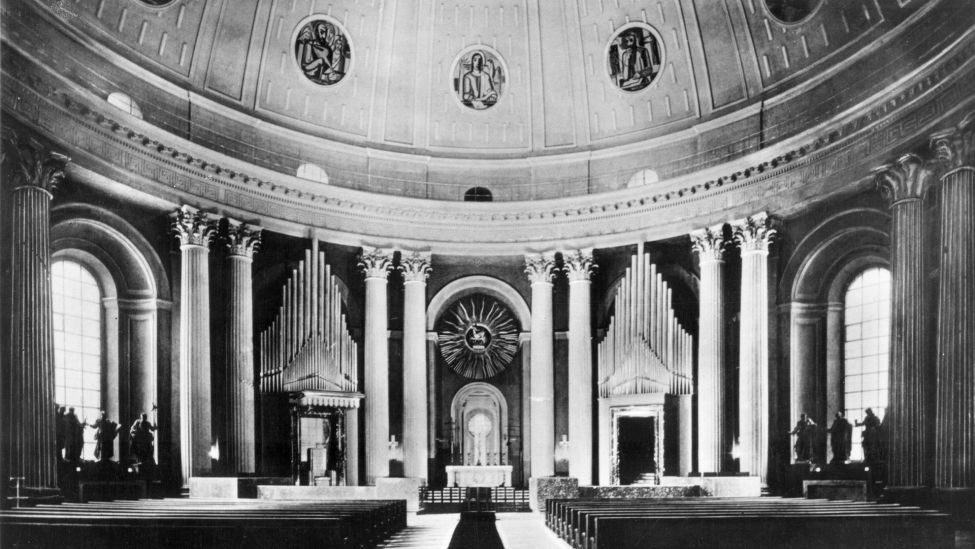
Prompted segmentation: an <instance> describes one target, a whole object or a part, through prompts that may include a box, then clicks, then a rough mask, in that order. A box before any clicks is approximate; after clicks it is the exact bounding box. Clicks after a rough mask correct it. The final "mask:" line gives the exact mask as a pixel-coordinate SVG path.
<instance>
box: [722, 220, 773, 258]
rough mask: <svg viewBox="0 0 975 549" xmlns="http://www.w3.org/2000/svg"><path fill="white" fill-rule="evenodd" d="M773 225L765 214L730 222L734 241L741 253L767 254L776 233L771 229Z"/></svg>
mask: <svg viewBox="0 0 975 549" xmlns="http://www.w3.org/2000/svg"><path fill="white" fill-rule="evenodd" d="M773 225H774V220H773V219H772V218H771V217H769V215H768V213H766V212H760V213H757V214H755V215H750V216H748V217H746V218H745V219H741V220H738V221H732V222H731V228H732V230H733V232H734V235H735V241H736V242H738V245H739V246H740V247H741V253H742V254H746V253H755V252H758V253H768V248H769V245H770V244H771V243H772V238H773V237H775V235H776V233H777V232H778V231H776V230H775V229H774V228H773Z"/></svg>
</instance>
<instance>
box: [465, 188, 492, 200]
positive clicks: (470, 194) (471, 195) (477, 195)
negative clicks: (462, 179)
mask: <svg viewBox="0 0 975 549" xmlns="http://www.w3.org/2000/svg"><path fill="white" fill-rule="evenodd" d="M492 200H494V197H493V196H491V191H490V190H488V189H485V188H484V187H471V188H470V189H467V192H465V193H464V202H491V201H492Z"/></svg>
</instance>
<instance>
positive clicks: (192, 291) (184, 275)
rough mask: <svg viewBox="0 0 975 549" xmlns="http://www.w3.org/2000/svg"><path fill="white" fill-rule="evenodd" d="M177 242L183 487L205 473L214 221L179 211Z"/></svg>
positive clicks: (209, 428) (209, 419)
mask: <svg viewBox="0 0 975 549" xmlns="http://www.w3.org/2000/svg"><path fill="white" fill-rule="evenodd" d="M173 225H174V229H175V232H176V235H177V237H178V238H179V239H180V247H179V249H180V252H181V257H180V260H181V266H180V317H179V318H180V324H179V412H180V416H179V432H180V457H181V466H182V475H183V483H184V484H185V483H187V482H188V481H189V478H190V477H192V476H200V475H202V474H205V473H208V472H210V469H211V462H210V447H211V445H212V444H213V425H212V417H213V415H212V410H211V405H212V392H211V380H210V265H209V257H208V256H209V255H210V248H209V245H210V241H211V240H212V238H213V236H214V234H215V233H216V222H215V220H213V219H211V218H210V217H209V216H208V215H207V214H205V213H203V212H200V211H196V210H193V209H192V208H189V207H186V206H184V207H183V208H181V209H180V210H177V211H176V213H175V215H174V224H173Z"/></svg>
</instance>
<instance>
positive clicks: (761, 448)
mask: <svg viewBox="0 0 975 549" xmlns="http://www.w3.org/2000/svg"><path fill="white" fill-rule="evenodd" d="M735 225H736V226H735V239H736V240H737V241H738V243H739V245H740V246H741V313H740V315H739V318H740V321H741V345H740V356H739V362H738V364H739V365H738V368H739V374H738V376H739V378H738V395H739V396H738V398H739V407H738V408H739V413H738V418H739V422H738V425H739V431H740V433H739V436H738V440H739V445H740V451H741V469H742V471H748V472H749V473H751V474H752V475H756V476H759V477H761V478H762V481H763V482H764V480H765V479H766V477H767V470H768V417H769V415H768V410H769V407H768V400H769V382H768V378H769V372H768V345H769V339H768V328H769V318H768V317H769V311H768V292H769V288H768V247H769V243H770V241H771V238H772V235H773V234H774V233H775V231H774V230H773V229H771V228H770V220H769V219H768V217H767V216H766V215H765V214H758V215H755V216H752V217H749V218H747V219H745V220H744V221H742V222H740V223H737V224H735Z"/></svg>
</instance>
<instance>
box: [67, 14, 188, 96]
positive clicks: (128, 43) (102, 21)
mask: <svg viewBox="0 0 975 549" xmlns="http://www.w3.org/2000/svg"><path fill="white" fill-rule="evenodd" d="M205 7H206V2H204V1H203V0H176V1H175V2H173V3H172V4H169V5H167V6H163V7H151V6H146V5H145V4H143V3H141V2H133V1H132V0H87V1H85V2H72V3H71V4H69V7H68V8H67V11H66V12H64V14H63V15H62V16H67V17H70V21H71V24H73V25H76V26H82V27H88V28H90V29H93V30H95V31H96V32H98V33H100V34H102V35H103V36H106V37H108V38H110V39H111V40H112V41H114V42H117V43H119V44H121V45H123V46H125V47H127V48H129V49H131V50H132V51H133V52H135V53H137V54H139V55H140V56H141V57H142V58H144V59H148V60H150V61H153V62H155V63H156V64H158V65H159V66H160V67H164V68H165V69H168V70H169V71H172V72H174V73H176V74H178V75H180V76H184V77H186V76H188V75H189V72H190V61H191V60H192V58H193V51H194V48H195V47H196V42H197V40H198V38H199V36H198V35H199V33H200V21H201V19H202V17H203V11H204V8H205ZM68 13H70V14H73V15H74V17H71V16H70V15H67V14H68Z"/></svg>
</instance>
